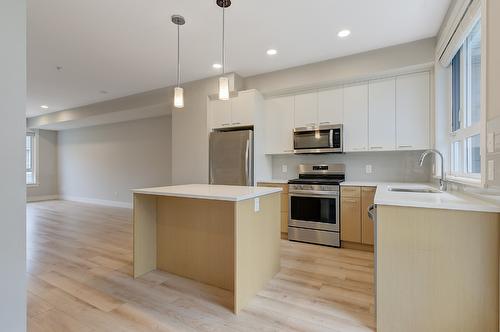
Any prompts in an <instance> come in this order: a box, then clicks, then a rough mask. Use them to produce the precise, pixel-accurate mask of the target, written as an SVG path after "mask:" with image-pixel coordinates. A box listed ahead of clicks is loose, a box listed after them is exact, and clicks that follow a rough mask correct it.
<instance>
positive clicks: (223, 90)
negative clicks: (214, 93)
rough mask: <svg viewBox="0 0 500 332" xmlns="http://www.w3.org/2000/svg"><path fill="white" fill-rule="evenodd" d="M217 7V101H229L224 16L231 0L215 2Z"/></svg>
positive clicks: (217, 0)
mask: <svg viewBox="0 0 500 332" xmlns="http://www.w3.org/2000/svg"><path fill="white" fill-rule="evenodd" d="M215 3H216V4H217V6H219V7H221V8H222V76H221V77H219V100H229V78H227V77H226V76H224V74H225V73H226V44H225V32H226V31H225V19H226V17H225V14H226V8H228V7H229V6H231V0H216V1H215Z"/></svg>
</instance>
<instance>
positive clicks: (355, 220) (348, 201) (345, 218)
mask: <svg viewBox="0 0 500 332" xmlns="http://www.w3.org/2000/svg"><path fill="white" fill-rule="evenodd" d="M340 203H341V204H342V205H341V207H340V214H341V217H340V220H341V226H340V229H341V234H340V236H341V239H342V240H343V241H349V242H357V243H361V213H360V211H361V199H360V198H359V197H342V198H341V199H340Z"/></svg>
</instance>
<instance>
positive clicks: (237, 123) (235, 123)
mask: <svg viewBox="0 0 500 332" xmlns="http://www.w3.org/2000/svg"><path fill="white" fill-rule="evenodd" d="M233 124H234V125H239V124H241V122H233Z"/></svg>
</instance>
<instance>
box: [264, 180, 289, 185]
mask: <svg viewBox="0 0 500 332" xmlns="http://www.w3.org/2000/svg"><path fill="white" fill-rule="evenodd" d="M257 183H276V184H287V183H288V180H284V179H271V180H262V181H257Z"/></svg>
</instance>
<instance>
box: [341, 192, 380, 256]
mask: <svg viewBox="0 0 500 332" xmlns="http://www.w3.org/2000/svg"><path fill="white" fill-rule="evenodd" d="M375 191H376V188H375V187H350V186H349V187H347V186H346V187H342V188H341V194H340V220H341V222H340V229H341V233H340V239H341V240H342V241H343V245H344V244H346V242H347V243H348V244H347V245H346V246H349V244H354V245H358V244H359V245H360V247H359V248H360V249H363V245H367V246H366V247H365V248H364V249H370V250H373V247H369V246H373V243H374V231H373V230H374V228H373V226H374V225H373V221H371V220H370V218H368V207H369V206H370V205H371V204H373V198H374V197H375Z"/></svg>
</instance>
